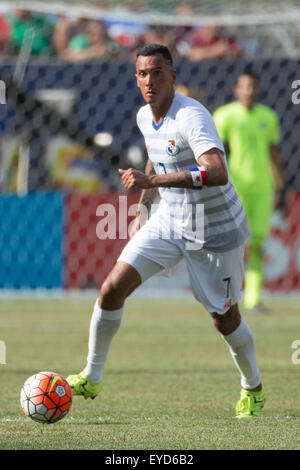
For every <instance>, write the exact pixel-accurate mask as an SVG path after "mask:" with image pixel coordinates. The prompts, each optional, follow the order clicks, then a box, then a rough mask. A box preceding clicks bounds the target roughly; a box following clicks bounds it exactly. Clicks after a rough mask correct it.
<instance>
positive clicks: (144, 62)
mask: <svg viewBox="0 0 300 470" xmlns="http://www.w3.org/2000/svg"><path fill="white" fill-rule="evenodd" d="M135 77H136V81H137V86H138V87H139V88H140V90H141V93H142V96H143V98H144V100H145V101H146V103H148V104H150V105H151V107H155V108H160V107H163V106H164V104H165V103H167V102H169V100H170V97H171V96H173V93H174V85H175V79H176V72H175V70H174V69H173V68H172V67H171V66H170V65H169V64H168V63H167V62H166V61H165V59H164V57H163V56H162V54H155V55H153V56H139V57H138V58H137V61H136V74H135Z"/></svg>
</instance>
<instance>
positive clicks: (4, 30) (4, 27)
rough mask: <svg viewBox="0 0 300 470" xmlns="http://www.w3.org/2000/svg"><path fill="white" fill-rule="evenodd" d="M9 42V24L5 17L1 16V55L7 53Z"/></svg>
mask: <svg viewBox="0 0 300 470" xmlns="http://www.w3.org/2000/svg"><path fill="white" fill-rule="evenodd" d="M8 40H9V24H8V22H7V21H6V19H5V17H4V16H3V15H0V53H3V52H6V46H7V43H8Z"/></svg>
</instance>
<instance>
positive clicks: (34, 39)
mask: <svg viewBox="0 0 300 470" xmlns="http://www.w3.org/2000/svg"><path fill="white" fill-rule="evenodd" d="M8 22H9V25H10V35H9V40H10V45H11V47H12V49H13V52H15V53H18V52H19V51H20V49H21V47H22V45H23V44H24V43H26V42H27V43H30V44H31V54H33V55H41V54H51V53H52V52H53V47H52V35H53V30H54V25H53V24H52V23H51V22H50V21H49V20H48V19H47V17H46V16H45V15H40V14H37V13H33V12H31V11H27V10H23V9H22V8H16V9H15V10H14V12H13V13H11V14H10V15H8Z"/></svg>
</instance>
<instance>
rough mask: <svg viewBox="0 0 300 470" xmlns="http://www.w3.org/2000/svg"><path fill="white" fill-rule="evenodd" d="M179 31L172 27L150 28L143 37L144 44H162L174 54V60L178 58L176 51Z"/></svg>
mask: <svg viewBox="0 0 300 470" xmlns="http://www.w3.org/2000/svg"><path fill="white" fill-rule="evenodd" d="M176 36H177V31H176V28H175V27H171V26H163V25H159V26H150V27H149V28H148V29H147V31H146V32H145V33H144V35H143V39H142V43H144V44H162V45H163V46H166V47H167V48H168V49H169V51H170V52H171V54H172V57H173V59H176V58H177V57H178V52H177V50H176Z"/></svg>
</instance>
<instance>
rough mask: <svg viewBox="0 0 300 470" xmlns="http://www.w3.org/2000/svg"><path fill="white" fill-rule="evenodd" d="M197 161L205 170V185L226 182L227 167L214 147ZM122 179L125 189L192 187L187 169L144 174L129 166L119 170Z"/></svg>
mask: <svg viewBox="0 0 300 470" xmlns="http://www.w3.org/2000/svg"><path fill="white" fill-rule="evenodd" d="M197 162H198V163H199V165H200V166H201V167H202V168H201V169H202V171H204V172H205V183H206V184H205V186H222V185H226V184H227V182H228V173H227V168H226V165H225V163H224V154H223V152H222V151H221V150H219V149H218V148H216V147H213V148H211V149H210V150H208V151H206V152H205V153H203V154H202V155H200V156H199V157H198V158H197ZM119 172H120V174H121V175H122V181H123V184H124V186H125V187H126V188H127V189H135V188H140V189H149V188H164V187H166V188H187V189H192V188H193V187H194V181H193V177H192V173H191V171H189V170H186V171H180V172H178V173H163V174H159V175H158V174H155V175H146V174H145V173H143V172H141V171H139V170H135V169H133V168H129V169H128V170H119Z"/></svg>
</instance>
